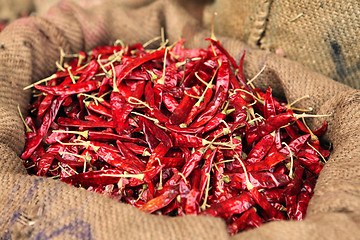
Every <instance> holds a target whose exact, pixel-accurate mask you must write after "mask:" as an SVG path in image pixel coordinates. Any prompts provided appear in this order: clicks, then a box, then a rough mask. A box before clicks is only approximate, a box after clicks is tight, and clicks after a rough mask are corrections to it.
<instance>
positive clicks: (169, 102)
mask: <svg viewBox="0 0 360 240" xmlns="http://www.w3.org/2000/svg"><path fill="white" fill-rule="evenodd" d="M163 102H164V104H165V107H166V108H167V109H168V110H169V111H170V112H171V113H173V112H174V111H175V109H176V108H177V107H178V105H179V103H178V102H177V101H176V99H175V98H174V97H172V96H171V95H170V94H164V96H163Z"/></svg>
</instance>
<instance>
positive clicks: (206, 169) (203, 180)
mask: <svg viewBox="0 0 360 240" xmlns="http://www.w3.org/2000/svg"><path fill="white" fill-rule="evenodd" d="M217 152H218V149H217V148H215V150H214V151H212V153H211V154H210V155H209V156H208V157H207V159H206V160H205V162H204V165H203V166H202V168H201V171H200V182H199V191H200V194H199V199H201V198H202V196H203V194H204V191H205V187H206V184H207V183H208V181H210V171H211V168H212V165H213V162H214V159H215V156H216V153H217ZM208 176H209V177H208Z"/></svg>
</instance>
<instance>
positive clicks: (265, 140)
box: [245, 134, 275, 164]
mask: <svg viewBox="0 0 360 240" xmlns="http://www.w3.org/2000/svg"><path fill="white" fill-rule="evenodd" d="M274 140H275V138H274V137H273V136H272V135H271V134H268V135H265V136H264V137H262V138H261V139H260V141H259V142H258V143H257V144H256V145H255V146H254V147H253V148H252V149H251V151H250V153H249V154H248V155H247V157H246V159H245V162H246V163H249V164H251V163H256V162H259V161H261V160H262V159H263V158H264V157H265V156H266V155H267V153H268V152H269V150H270V148H271V146H272V145H273V143H274Z"/></svg>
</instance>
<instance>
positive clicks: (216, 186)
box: [211, 151, 225, 203]
mask: <svg viewBox="0 0 360 240" xmlns="http://www.w3.org/2000/svg"><path fill="white" fill-rule="evenodd" d="M222 161H224V155H223V153H222V152H221V151H218V153H217V155H216V158H215V164H216V166H215V169H214V175H213V184H212V185H213V189H212V192H213V196H214V198H213V199H211V202H214V203H216V202H220V201H223V200H225V199H222V198H220V197H221V196H222V195H223V194H222V193H223V192H224V183H225V180H224V177H225V176H224V168H225V163H223V162H222Z"/></svg>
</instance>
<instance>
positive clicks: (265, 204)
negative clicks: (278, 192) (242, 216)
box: [249, 187, 285, 220]
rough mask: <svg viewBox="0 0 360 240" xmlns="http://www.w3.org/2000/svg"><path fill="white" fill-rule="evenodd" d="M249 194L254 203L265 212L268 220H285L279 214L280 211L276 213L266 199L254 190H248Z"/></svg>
mask: <svg viewBox="0 0 360 240" xmlns="http://www.w3.org/2000/svg"><path fill="white" fill-rule="evenodd" d="M249 192H250V193H251V196H252V197H253V199H254V200H255V202H256V203H257V204H258V205H259V206H260V207H261V208H262V209H264V210H265V212H266V214H267V215H268V216H269V217H270V219H278V220H280V219H281V220H285V216H284V215H283V214H281V213H280V211H278V210H277V209H276V208H274V207H273V206H272V205H271V204H270V203H269V201H268V200H267V199H266V197H265V196H264V195H262V194H261V193H260V192H259V191H258V190H257V189H256V188H254V187H252V188H250V189H249Z"/></svg>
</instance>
